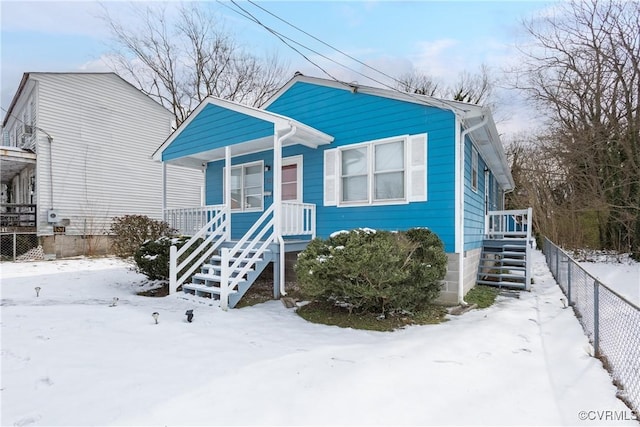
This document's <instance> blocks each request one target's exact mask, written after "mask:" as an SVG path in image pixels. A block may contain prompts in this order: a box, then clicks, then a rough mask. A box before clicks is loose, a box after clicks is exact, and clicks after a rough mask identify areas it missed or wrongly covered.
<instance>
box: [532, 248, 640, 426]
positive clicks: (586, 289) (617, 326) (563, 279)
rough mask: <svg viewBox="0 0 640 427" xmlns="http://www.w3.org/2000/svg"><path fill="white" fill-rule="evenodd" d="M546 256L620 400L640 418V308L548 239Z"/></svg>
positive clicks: (545, 250)
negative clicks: (610, 377) (608, 373)
mask: <svg viewBox="0 0 640 427" xmlns="http://www.w3.org/2000/svg"><path fill="white" fill-rule="evenodd" d="M544 255H545V258H546V260H547V264H548V265H549V269H550V270H551V273H552V274H553V277H555V279H556V281H557V282H558V284H559V285H560V288H561V289H562V291H563V292H564V294H565V295H566V297H567V303H568V304H569V305H570V306H572V307H573V310H574V312H575V314H576V317H577V318H578V320H579V321H580V323H581V324H582V328H583V329H584V332H585V334H586V335H587V337H588V338H589V341H590V342H591V343H592V344H593V348H594V351H595V355H596V357H598V358H599V359H600V360H602V363H603V365H604V367H605V368H606V369H607V370H608V371H609V372H610V373H611V376H612V377H613V382H614V384H615V385H616V386H617V387H618V389H619V392H618V397H619V398H620V399H622V400H623V401H624V402H625V403H626V404H627V405H628V406H629V407H630V408H631V409H632V410H633V411H634V413H635V414H636V416H640V307H638V306H637V305H636V304H634V303H633V302H631V301H629V300H628V299H626V298H625V297H623V296H622V295H620V294H618V293H617V292H616V291H614V290H613V289H611V288H609V287H608V286H607V285H605V284H603V283H600V282H599V281H598V279H596V278H595V277H593V276H592V275H590V274H589V273H587V272H586V271H585V270H584V269H583V268H582V267H580V265H578V263H577V262H576V261H575V260H574V259H573V258H571V257H570V256H569V255H568V254H567V253H566V252H564V251H563V250H562V249H560V248H559V247H558V246H556V245H555V244H554V243H552V242H551V241H550V240H549V239H546V238H545V240H544Z"/></svg>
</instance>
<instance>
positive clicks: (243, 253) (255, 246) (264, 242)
mask: <svg viewBox="0 0 640 427" xmlns="http://www.w3.org/2000/svg"><path fill="white" fill-rule="evenodd" d="M273 211H274V205H271V206H269V208H267V209H266V210H265V211H264V213H263V214H262V215H261V216H260V218H259V219H258V220H257V221H256V222H255V223H254V224H253V226H251V228H250V229H249V231H247V232H246V233H245V235H244V236H242V238H241V239H240V240H239V241H238V243H236V244H235V245H234V247H233V248H231V249H226V248H223V249H222V251H221V252H222V253H221V255H222V269H221V272H220V276H221V277H220V288H221V291H220V308H222V309H223V310H226V309H227V308H228V305H229V292H230V291H232V290H233V289H234V288H235V287H236V286H237V285H238V283H239V282H240V280H241V279H242V277H243V276H244V275H245V274H247V272H248V271H249V269H251V268H252V267H253V265H254V264H255V263H256V261H257V260H258V259H259V258H260V257H261V256H262V255H263V254H264V251H265V250H266V249H267V247H268V246H269V245H270V244H271V243H272V242H273V241H274V233H273V224H274V219H273ZM258 229H260V231H259V232H258V233H257V234H256V235H255V236H254V237H253V238H251V236H253V234H254V233H256V231H258ZM269 229H272V231H271V232H270V234H269V235H268V236H267V237H266V238H265V234H267V232H268V231H269ZM250 238H251V241H249V239H250ZM251 252H253V254H252V255H251V257H248V255H249V253H251ZM234 258H235V261H234V262H233V263H231V260H232V259H234ZM241 263H244V266H243V267H242V268H240V264H241ZM238 269H239V270H238ZM234 271H238V272H237V274H235V275H234V276H233V277H231V273H232V272H234Z"/></svg>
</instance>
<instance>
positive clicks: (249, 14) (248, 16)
mask: <svg viewBox="0 0 640 427" xmlns="http://www.w3.org/2000/svg"><path fill="white" fill-rule="evenodd" d="M217 2H218V3H220V4H221V5H223V6H224V7H226V8H228V9H230V10H232V11H233V12H235V13H237V14H238V15H240V16H242V17H244V18H246V19H248V20H250V21H253V22H255V23H256V24H258V25H260V26H261V27H262V28H264V29H265V30H267V31H269V32H270V33H271V34H273V35H274V36H276V37H277V38H278V39H279V40H280V41H281V42H282V43H284V44H285V45H287V46H288V47H289V48H291V49H292V50H294V51H295V52H297V53H298V54H299V55H300V56H302V57H303V58H304V59H305V60H307V61H308V62H309V63H311V64H313V65H314V66H315V67H317V68H318V69H319V70H320V71H322V72H323V73H325V74H326V75H327V76H329V77H330V78H331V79H333V80H335V81H336V82H339V80H338V79H337V78H336V77H334V76H333V75H332V74H331V73H329V72H328V71H327V70H325V69H324V68H322V67H321V66H320V65H318V64H316V63H315V62H313V61H312V60H311V59H309V58H308V57H307V56H306V55H305V54H304V53H302V52H300V51H299V50H298V49H296V48H295V47H293V46H291V45H290V44H289V43H287V42H286V41H285V40H284V38H283V37H284V36H282V35H281V34H280V33H278V32H277V31H275V30H273V29H271V28H270V27H268V26H266V25H264V24H263V23H262V22H260V20H259V19H257V18H256V17H255V16H253V15H252V14H251V13H250V12H248V11H247V10H245V9H244V8H243V7H242V6H240V5H238V4H237V3H236V2H235V0H231V3H232V4H233V5H234V6H236V7H237V8H238V9H240V10H242V12H244V13H242V12H239V11H238V10H236V9H233V8H232V7H230V6H228V5H226V4H224V3H223V2H221V1H220V0H217ZM341 83H342V82H341Z"/></svg>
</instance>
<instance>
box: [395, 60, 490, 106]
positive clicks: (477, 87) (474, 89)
mask: <svg viewBox="0 0 640 427" xmlns="http://www.w3.org/2000/svg"><path fill="white" fill-rule="evenodd" d="M493 86H494V81H493V79H492V78H491V73H490V72H489V68H488V67H487V66H486V65H484V64H483V65H481V66H480V70H479V72H478V73H469V72H468V71H462V72H461V73H459V74H458V78H457V80H456V82H455V83H453V84H451V85H449V86H444V85H442V84H441V83H440V82H438V81H437V80H436V79H434V78H433V77H431V76H429V75H427V74H424V73H422V72H420V71H415V70H414V71H412V72H410V73H405V74H403V75H401V76H399V77H398V78H397V84H396V88H397V89H398V90H401V91H403V92H408V93H415V94H418V95H427V96H433V97H436V98H443V99H452V100H454V101H461V102H469V103H472V104H484V105H486V104H487V103H489V101H490V98H491V96H492V93H493Z"/></svg>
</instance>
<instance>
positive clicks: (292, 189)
mask: <svg viewBox="0 0 640 427" xmlns="http://www.w3.org/2000/svg"><path fill="white" fill-rule="evenodd" d="M282 201H287V202H298V203H302V156H293V157H285V158H283V159H282Z"/></svg>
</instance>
